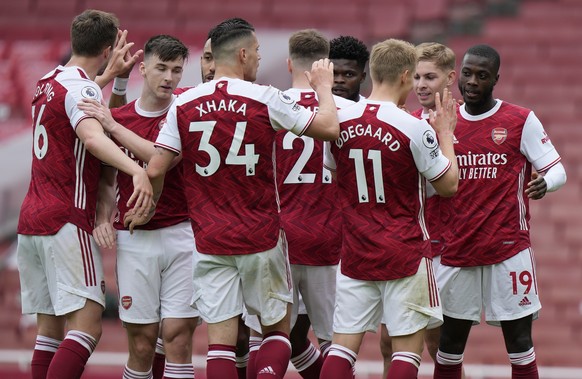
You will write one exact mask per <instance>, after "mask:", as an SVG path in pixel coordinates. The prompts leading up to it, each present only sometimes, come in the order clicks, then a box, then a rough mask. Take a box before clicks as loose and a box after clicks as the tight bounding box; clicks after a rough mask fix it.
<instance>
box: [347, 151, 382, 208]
mask: <svg viewBox="0 0 582 379" xmlns="http://www.w3.org/2000/svg"><path fill="white" fill-rule="evenodd" d="M350 159H353V160H354V168H355V170H356V184H357V186H358V201H359V202H360V203H368V202H369V201H370V195H369V194H368V181H367V179H366V170H365V168H364V152H363V150H362V149H351V150H350ZM368 159H369V160H371V161H372V171H373V173H374V178H373V179H374V191H375V192H376V202H378V203H385V202H386V196H385V194H384V179H383V176H382V154H381V152H380V150H370V151H368Z"/></svg>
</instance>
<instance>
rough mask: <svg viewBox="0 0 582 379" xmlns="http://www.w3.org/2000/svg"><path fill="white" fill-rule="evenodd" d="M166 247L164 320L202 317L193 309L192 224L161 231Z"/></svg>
mask: <svg viewBox="0 0 582 379" xmlns="http://www.w3.org/2000/svg"><path fill="white" fill-rule="evenodd" d="M161 243H162V245H163V247H164V251H163V264H162V270H161V273H160V275H161V288H160V314H161V318H162V319H165V318H193V317H198V316H199V315H200V314H199V312H198V310H197V309H195V308H192V305H193V303H192V299H193V296H194V284H193V273H194V265H193V254H194V250H195V245H194V234H193V233H192V227H191V226H190V223H189V222H184V223H181V224H177V225H173V226H170V227H167V228H164V229H163V230H161Z"/></svg>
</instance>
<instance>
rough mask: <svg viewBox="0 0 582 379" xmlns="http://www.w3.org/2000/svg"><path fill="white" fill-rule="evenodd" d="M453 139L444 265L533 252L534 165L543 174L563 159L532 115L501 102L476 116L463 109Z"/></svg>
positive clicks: (445, 206) (444, 205)
mask: <svg viewBox="0 0 582 379" xmlns="http://www.w3.org/2000/svg"><path fill="white" fill-rule="evenodd" d="M455 137H456V140H457V141H458V143H457V144H456V145H455V154H456V155H457V162H458V165H459V190H458V192H457V194H456V195H455V196H453V197H452V198H450V199H442V200H441V212H446V214H445V216H444V217H445V218H448V220H449V222H448V223H447V225H446V227H445V228H444V229H443V237H444V241H445V246H444V249H443V254H442V258H441V263H442V264H445V265H448V266H457V267H466V266H483V265H490V264H495V263H499V262H502V261H504V260H506V259H508V258H511V257H512V256H514V255H515V254H517V253H519V252H520V251H522V250H524V249H526V248H528V247H530V238H529V218H530V214H529V199H528V197H527V195H526V194H525V189H526V185H527V183H528V182H529V181H530V180H531V171H532V164H533V166H534V167H535V169H536V170H537V171H538V172H543V171H546V170H548V169H549V168H550V167H552V166H553V165H555V164H556V163H558V162H559V161H560V156H559V155H558V152H557V151H556V149H555V148H554V146H553V145H552V142H551V141H550V139H549V137H548V135H547V134H546V132H545V131H544V129H543V126H542V124H541V123H540V121H539V120H538V118H537V117H536V116H535V115H534V113H533V112H532V111H531V110H529V109H526V108H522V107H519V106H516V105H513V104H509V103H506V102H502V101H501V100H497V104H496V105H495V107H493V109H491V110H490V111H488V112H486V113H484V114H481V115H477V116H471V115H469V114H468V113H467V112H466V111H465V106H464V105H463V106H461V107H460V108H459V115H458V121H457V127H456V128H455Z"/></svg>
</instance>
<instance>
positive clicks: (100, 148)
mask: <svg viewBox="0 0 582 379" xmlns="http://www.w3.org/2000/svg"><path fill="white" fill-rule="evenodd" d="M83 143H84V144H85V147H86V148H87V150H89V152H90V153H91V154H93V155H94V156H95V157H96V158H97V159H99V160H101V161H102V162H105V163H107V164H108V165H110V166H112V167H115V168H116V169H118V170H120V171H123V172H124V173H126V174H127V175H130V176H134V175H136V174H137V173H139V171H143V168H142V167H140V166H139V165H138V164H137V163H135V162H134V161H133V160H132V159H131V158H129V157H128V156H127V155H125V154H124V153H123V152H122V151H121V149H120V148H119V147H118V146H117V145H116V144H115V143H114V142H113V141H112V140H111V139H109V138H108V137H107V136H106V135H105V134H103V133H102V132H101V133H94V134H93V135H91V136H88V137H86V138H85V139H84V141H83Z"/></svg>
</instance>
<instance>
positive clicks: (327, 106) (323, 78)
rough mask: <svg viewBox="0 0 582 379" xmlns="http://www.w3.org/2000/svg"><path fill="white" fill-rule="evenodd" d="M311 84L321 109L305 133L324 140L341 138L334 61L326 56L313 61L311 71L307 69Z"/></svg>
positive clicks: (306, 73)
mask: <svg viewBox="0 0 582 379" xmlns="http://www.w3.org/2000/svg"><path fill="white" fill-rule="evenodd" d="M305 75H306V76H307V79H309V84H310V85H311V87H312V88H313V90H314V91H315V92H317V98H318V101H319V110H318V111H317V114H316V115H315V117H314V118H313V120H312V121H311V124H310V125H309V127H308V128H307V130H306V131H305V135H306V136H309V137H312V138H316V139H319V140H324V141H333V140H336V139H338V138H339V121H338V118H337V107H336V104H335V101H334V99H333V95H332V92H331V88H332V87H333V63H332V62H331V61H330V60H329V59H327V58H325V59H320V60H319V61H315V62H313V65H312V67H311V71H310V72H309V71H306V72H305Z"/></svg>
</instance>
